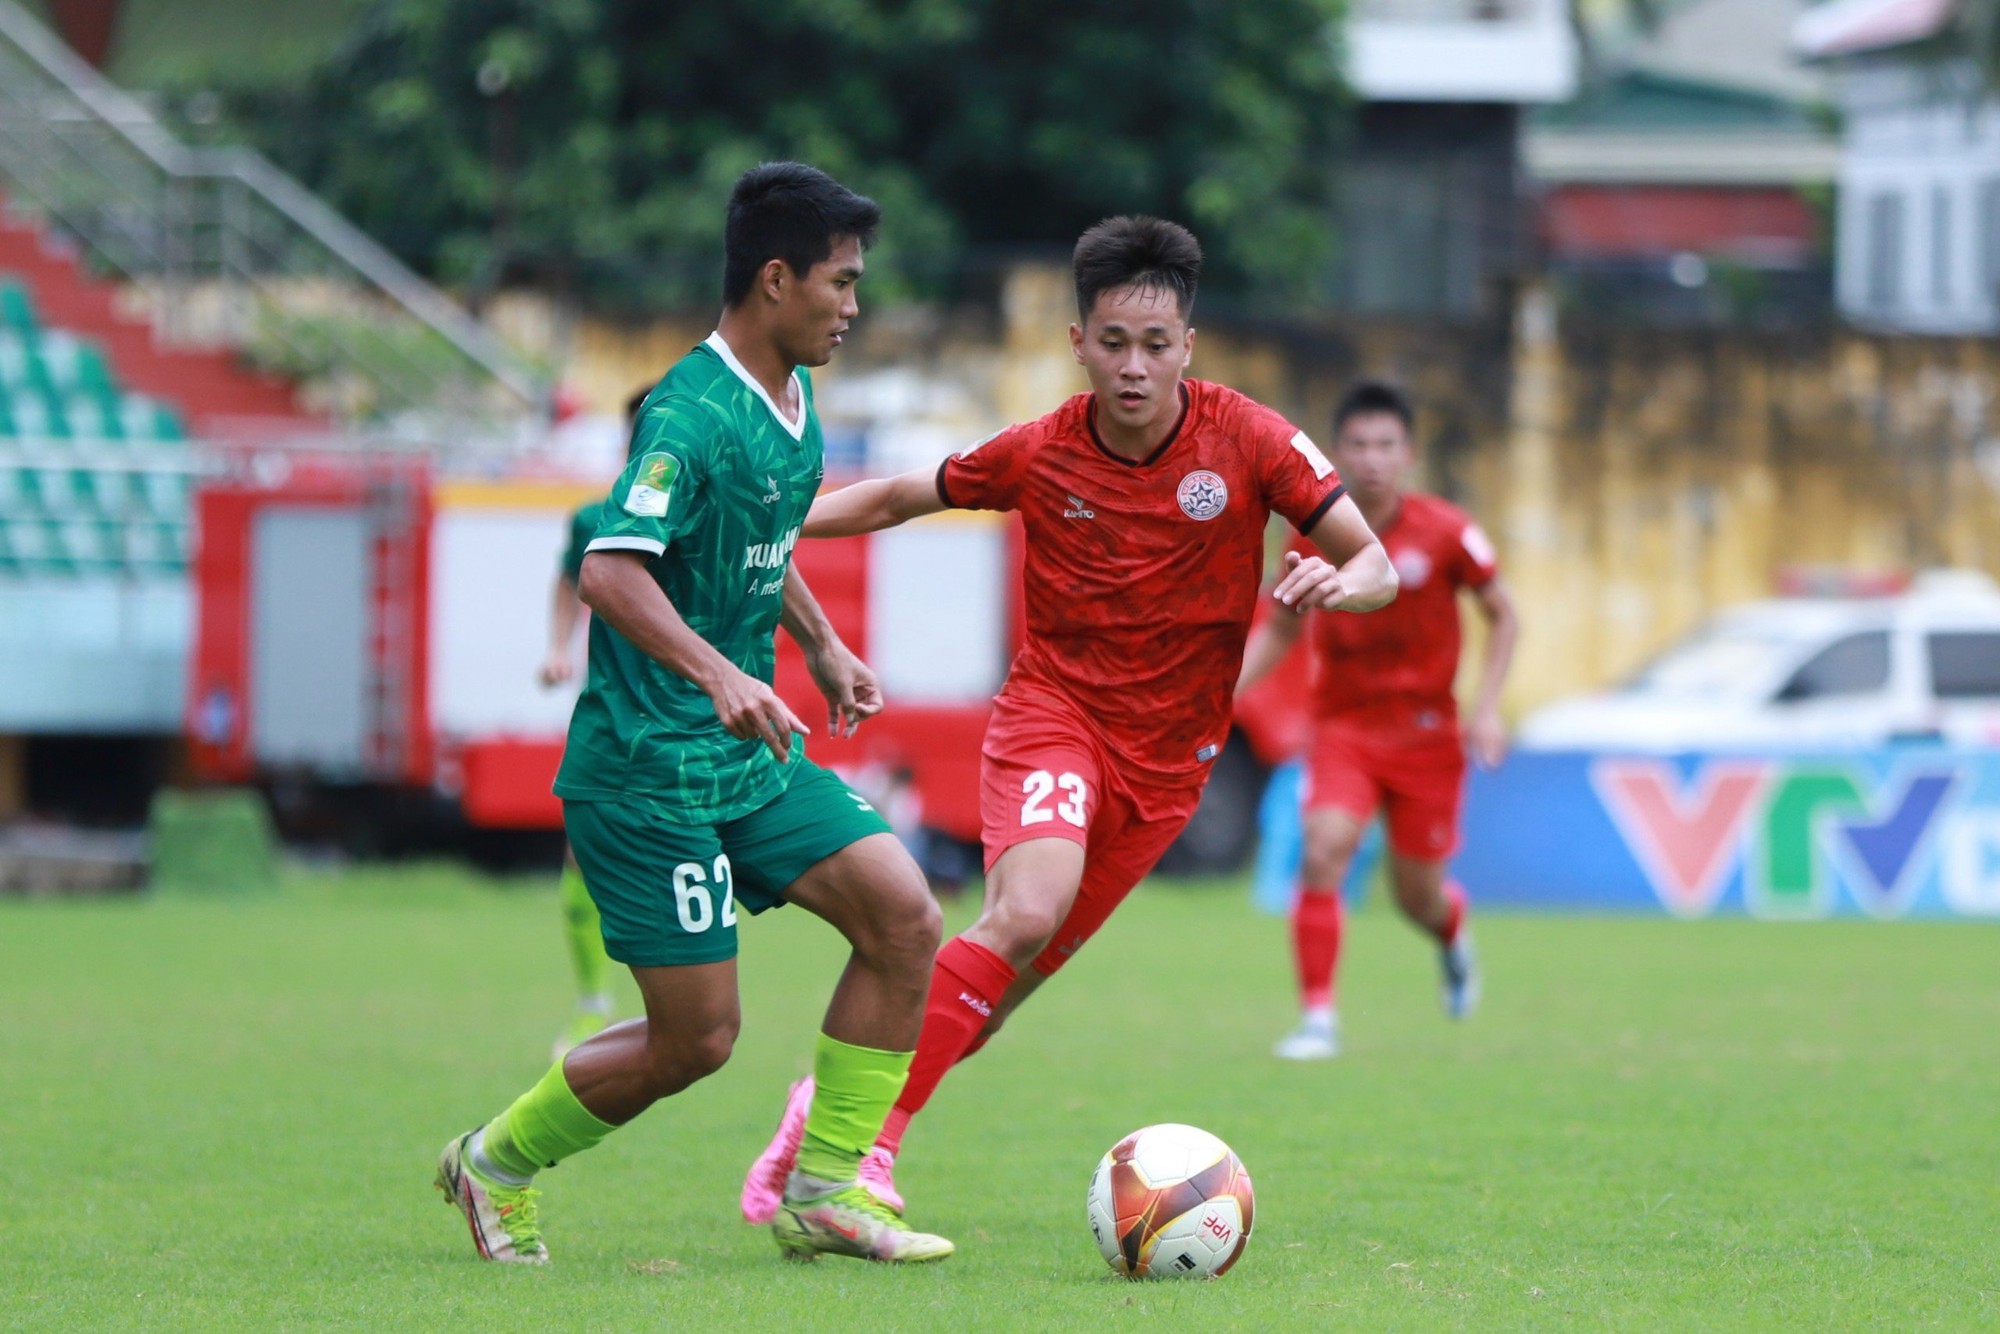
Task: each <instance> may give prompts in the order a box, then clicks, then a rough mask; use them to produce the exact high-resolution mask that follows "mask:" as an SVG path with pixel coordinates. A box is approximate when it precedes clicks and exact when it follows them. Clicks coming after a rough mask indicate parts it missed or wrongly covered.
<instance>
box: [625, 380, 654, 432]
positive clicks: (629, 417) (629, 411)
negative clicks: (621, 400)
mask: <svg viewBox="0 0 2000 1334" xmlns="http://www.w3.org/2000/svg"><path fill="white" fill-rule="evenodd" d="M652 392H653V386H652V385H649V384H642V385H640V386H639V389H638V392H637V393H635V394H633V395H632V397H630V398H628V399H626V400H625V424H626V425H627V426H630V425H631V424H632V423H634V422H636V421H638V420H639V409H640V408H643V407H645V406H646V396H647V395H648V394H651V393H652Z"/></svg>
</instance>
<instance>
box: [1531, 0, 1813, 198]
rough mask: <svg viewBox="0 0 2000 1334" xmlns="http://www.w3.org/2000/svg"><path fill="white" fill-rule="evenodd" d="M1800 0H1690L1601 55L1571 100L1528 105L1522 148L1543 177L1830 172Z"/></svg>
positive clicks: (1689, 177) (1747, 181)
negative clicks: (1802, 58) (1805, 52)
mask: <svg viewBox="0 0 2000 1334" xmlns="http://www.w3.org/2000/svg"><path fill="white" fill-rule="evenodd" d="M1805 10H1806V0H1692V2H1691V3H1689V4H1686V5H1684V6H1681V7H1680V8H1678V9H1675V10H1674V11H1672V12H1671V13H1670V14H1669V15H1668V16H1667V18H1666V19H1665V21H1663V22H1662V23H1661V24H1660V26H1659V27H1658V28H1657V29H1656V30H1655V31H1653V32H1652V33H1650V34H1649V35H1647V36H1645V37H1643V38H1641V39H1639V40H1636V41H1633V42H1632V43H1630V44H1629V45H1627V46H1626V47H1624V49H1623V50H1621V51H1619V52H1617V54H1616V55H1614V56H1612V57H1611V58H1610V59H1609V60H1608V61H1607V62H1606V65H1607V66H1608V71H1607V72H1605V73H1602V74H1600V76H1599V78H1598V79H1596V80H1595V81H1594V82H1593V84H1592V85H1591V86H1590V87H1589V88H1588V89H1587V90H1586V91H1585V92H1584V93H1583V94H1582V95H1581V96H1579V97H1578V98H1576V99H1575V100H1574V101H1571V102H1568V103H1566V104H1564V105H1562V106H1558V107H1549V108H1546V109H1543V110H1540V111H1538V112H1536V113H1535V116H1534V119H1533V121H1532V123H1531V125H1530V127H1529V130H1528V133H1527V135H1526V137H1525V142H1524V146H1523V152H1524V156H1525V159H1526V162H1527V166H1528V170H1529V172H1530V173H1531V174H1532V175H1533V176H1535V177H1536V178H1537V179H1539V180H1542V181H1545V182H1549V183H1564V182H1571V183H1584V182H1597V183H1606V184H1610V183H1617V184H1659V185H1718V186H1758V185H1783V186H1799V185H1812V184H1821V183H1825V182H1829V181H1831V180H1833V179H1834V176H1835V173H1836V171H1837V169H1838V166H1839V160H1840V149H1839V141H1838V139H1837V137H1836V136H1835V134H1834V131H1833V128H1832V126H1831V124H1830V123H1829V122H1828V121H1827V120H1826V119H1825V117H1824V116H1823V115H1822V114H1821V113H1820V111H1819V104H1820V103H1821V101H1822V100H1823V95H1824V91H1825V80H1826V75H1825V73H1824V72H1823V71H1822V70H1820V69H1818V68H1812V67H1804V66H1801V64H1800V62H1799V60H1798V57H1797V55H1796V53H1795V52H1794V51H1793V49H1792V46H1791V40H1792V27H1793V24H1794V23H1796V22H1797V20H1798V18H1799V16H1800V15H1801V14H1802V13H1803V12H1805Z"/></svg>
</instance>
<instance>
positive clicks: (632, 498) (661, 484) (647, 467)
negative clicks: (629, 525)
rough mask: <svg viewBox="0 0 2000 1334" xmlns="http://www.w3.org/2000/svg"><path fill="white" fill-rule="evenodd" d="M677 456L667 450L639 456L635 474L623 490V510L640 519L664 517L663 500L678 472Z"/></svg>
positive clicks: (679, 464)
mask: <svg viewBox="0 0 2000 1334" xmlns="http://www.w3.org/2000/svg"><path fill="white" fill-rule="evenodd" d="M680 471H681V463H680V460H679V459H677V458H675V457H674V456H673V455H671V454H648V455H646V457H645V458H643V459H640V460H639V475H638V476H636V477H634V478H633V479H632V489H631V490H629V491H627V492H626V493H625V512H626V513H627V514H633V515H637V516H638V517H639V518H642V519H664V518H666V517H667V501H668V500H669V499H670V498H671V496H672V493H673V489H674V478H676V477H678V476H679V475H680Z"/></svg>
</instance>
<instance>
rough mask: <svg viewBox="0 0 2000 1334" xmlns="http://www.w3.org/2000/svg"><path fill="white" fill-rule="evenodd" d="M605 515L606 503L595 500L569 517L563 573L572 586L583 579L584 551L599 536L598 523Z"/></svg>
mask: <svg viewBox="0 0 2000 1334" xmlns="http://www.w3.org/2000/svg"><path fill="white" fill-rule="evenodd" d="M603 514H604V502H603V501H601V500H593V501H591V502H590V503H589V504H588V505H579V506H577V507H576V513H574V514H572V515H570V516H569V545H568V546H565V547H564V548H563V554H562V572H563V578H565V579H567V580H569V581H570V583H572V584H574V583H576V582H577V581H578V580H580V579H582V578H583V553H584V549H585V548H586V547H588V546H589V545H590V539H591V538H593V537H596V536H597V522H598V520H599V519H600V518H601V517H603Z"/></svg>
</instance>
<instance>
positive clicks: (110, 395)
mask: <svg viewBox="0 0 2000 1334" xmlns="http://www.w3.org/2000/svg"><path fill="white" fill-rule="evenodd" d="M76 388H77V389H79V390H81V391H82V392H83V393H86V394H89V395H91V396H93V397H95V398H98V399H100V400H102V401H103V402H105V403H108V404H110V405H111V406H112V409H113V410H114V411H116V408H117V403H118V379H117V377H116V376H114V375H113V374H112V373H111V362H110V360H109V359H108V358H107V357H106V356H105V355H104V349H103V348H101V347H99V346H98V345H97V344H96V343H94V342H91V341H90V340H89V339H84V340H82V341H81V342H80V343H78V345H77V349H76Z"/></svg>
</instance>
